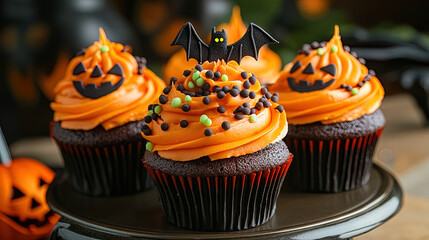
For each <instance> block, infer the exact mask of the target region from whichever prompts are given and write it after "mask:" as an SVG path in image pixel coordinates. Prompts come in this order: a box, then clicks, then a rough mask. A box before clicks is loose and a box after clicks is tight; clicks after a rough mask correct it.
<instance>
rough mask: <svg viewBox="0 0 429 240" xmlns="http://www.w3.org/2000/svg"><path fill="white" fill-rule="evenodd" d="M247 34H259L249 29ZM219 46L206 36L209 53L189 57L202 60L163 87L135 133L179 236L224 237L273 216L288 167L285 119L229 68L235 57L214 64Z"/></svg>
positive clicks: (250, 81) (249, 77)
mask: <svg viewBox="0 0 429 240" xmlns="http://www.w3.org/2000/svg"><path fill="white" fill-rule="evenodd" d="M251 27H252V28H253V30H252V31H253V32H259V33H261V32H260V31H261V30H262V29H260V28H259V27H257V26H256V25H251ZM188 31H190V32H191V33H195V31H194V29H193V28H192V25H190V24H187V25H185V27H184V28H182V30H181V33H179V35H178V38H176V41H175V43H178V42H180V41H181V40H180V38H181V36H182V35H181V34H183V35H184V36H189V35H188V34H189V32H188ZM195 34H196V33H195ZM264 34H267V33H265V32H264ZM267 35H268V34H267ZM268 36H269V35H268ZM216 38H217V39H218V41H216ZM221 38H226V34H225V32H214V33H213V36H212V42H211V43H210V46H207V47H208V48H207V49H208V50H209V51H214V50H213V49H215V50H216V52H211V53H210V52H208V55H206V56H205V57H201V55H200V56H199V55H198V54H197V55H194V56H195V57H196V58H197V59H200V60H201V61H205V60H207V58H208V59H209V60H207V61H205V62H204V63H202V64H198V65H196V66H194V67H192V68H190V69H186V70H184V72H183V73H182V74H180V76H177V78H176V77H173V78H172V79H171V85H170V87H167V88H165V89H164V93H163V94H162V95H161V96H160V97H159V99H158V101H157V103H156V104H154V105H152V106H150V107H149V109H150V110H153V109H155V110H156V109H158V110H157V111H156V113H155V112H153V113H152V114H151V115H150V116H148V117H146V119H145V120H146V122H147V125H145V126H143V129H142V132H143V136H144V138H145V139H146V140H148V143H147V145H146V146H147V150H148V151H146V154H145V158H144V164H145V166H146V168H147V169H148V171H149V173H150V174H151V175H152V177H153V179H154V180H155V183H156V185H157V188H158V193H159V196H160V200H161V204H162V209H163V211H164V213H165V215H166V217H167V220H168V221H169V222H171V223H173V224H175V225H177V226H179V227H183V228H189V229H195V230H207V231H228V230H242V229H247V228H251V227H255V226H257V225H260V224H262V223H265V222H266V221H268V220H269V219H270V218H271V217H272V216H273V214H274V211H275V206H276V200H277V196H278V194H279V192H280V188H281V185H282V182H283V179H284V177H285V174H286V172H287V170H288V167H289V165H290V163H291V158H292V156H291V155H290V154H289V151H288V148H287V147H286V144H285V143H284V142H283V141H282V139H283V138H284V136H285V135H286V132H287V122H286V115H285V112H284V111H283V107H282V106H280V105H278V104H277V103H276V101H275V96H277V95H276V94H275V95H272V94H271V93H269V92H268V90H267V89H266V88H263V87H261V85H260V83H259V81H258V79H257V78H256V77H255V75H253V74H251V73H248V72H246V71H245V70H243V69H242V68H241V67H240V66H239V65H238V64H237V62H236V61H234V60H237V61H240V60H241V56H240V57H237V58H235V57H234V59H233V60H231V61H228V62H226V61H225V59H224V58H223V57H222V56H225V55H229V54H225V55H223V54H224V53H223V52H222V49H227V47H226V44H225V43H222V42H223V41H222V39H221ZM186 41H188V39H186ZM255 41H256V42H259V43H263V44H265V42H266V41H265V40H261V38H258V39H256V40H255ZM242 43H243V42H242ZM259 43H258V44H259ZM190 44H191V45H192V44H193V43H190ZM222 44H223V45H224V46H225V48H223V47H222ZM247 44H248V43H243V46H242V47H241V48H242V49H246V48H247V47H248V46H247ZM185 46H186V43H185ZM199 46H200V45H199V44H197V45H196V47H197V48H198V47H199ZM207 49H206V50H207ZM255 49H256V50H259V47H256V48H255ZM188 51H190V52H189V53H188V54H190V55H192V54H194V53H195V52H194V53H192V52H191V51H193V50H191V49H188ZM204 51H205V50H202V51H200V52H201V53H202V54H203V55H204ZM198 52H199V51H197V53H198ZM231 54H232V55H233V54H234V53H231ZM219 56H220V57H219ZM200 57H201V58H200ZM210 59H211V60H210Z"/></svg>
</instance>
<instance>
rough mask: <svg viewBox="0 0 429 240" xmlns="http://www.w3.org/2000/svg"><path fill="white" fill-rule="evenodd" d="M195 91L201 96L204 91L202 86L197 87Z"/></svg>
mask: <svg viewBox="0 0 429 240" xmlns="http://www.w3.org/2000/svg"><path fill="white" fill-rule="evenodd" d="M197 93H198V94H199V95H200V96H201V95H203V93H204V90H203V89H202V88H200V89H198V91H197Z"/></svg>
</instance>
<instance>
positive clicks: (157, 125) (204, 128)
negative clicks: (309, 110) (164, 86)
mask: <svg viewBox="0 0 429 240" xmlns="http://www.w3.org/2000/svg"><path fill="white" fill-rule="evenodd" d="M202 68H203V70H202V71H201V72H199V73H198V72H196V73H195V72H194V71H196V70H195V69H192V70H190V72H188V73H190V74H189V75H187V76H183V75H182V77H180V78H179V79H178V80H177V81H176V82H175V83H173V85H172V88H171V90H170V92H169V93H168V95H164V96H165V98H164V100H163V101H162V103H161V99H162V98H163V96H161V97H160V100H159V101H158V102H157V104H158V105H156V107H155V106H152V109H155V110H156V108H158V112H159V111H160V113H159V114H155V113H154V114H153V115H152V117H151V120H149V123H148V124H147V126H148V127H147V128H148V129H143V133H142V134H143V137H144V138H146V139H147V140H148V141H150V143H149V144H150V145H152V146H153V149H149V150H152V151H158V154H159V155H160V156H161V157H164V158H167V159H172V160H175V161H188V160H193V159H198V158H200V157H203V156H208V157H209V158H210V159H211V160H217V159H223V158H229V157H233V156H240V155H245V154H249V153H253V152H256V151H258V150H260V149H262V148H264V147H266V146H267V145H268V144H270V143H272V142H276V141H279V140H281V139H282V138H283V137H284V136H285V135H286V132H287V122H286V114H285V112H284V111H283V108H282V107H281V106H279V105H278V104H277V103H275V102H273V101H268V100H267V97H263V98H262V100H261V102H265V104H266V105H265V106H266V107H258V108H256V107H255V106H256V105H257V103H258V102H259V100H260V98H261V97H262V96H263V94H262V93H264V92H265V91H267V89H265V88H261V85H260V83H259V81H257V80H256V81H254V82H253V83H254V84H249V80H248V79H249V78H250V77H251V76H252V75H251V74H248V76H246V74H244V77H245V78H244V77H243V75H241V74H242V72H243V71H244V70H243V69H241V68H240V66H239V65H238V64H237V63H236V62H235V61H230V62H228V63H225V61H223V60H221V61H217V62H210V63H209V62H207V61H206V62H205V63H203V64H202ZM200 70H201V68H200ZM208 71H211V74H213V73H216V71H218V72H219V73H220V75H222V77H221V78H220V79H219V78H217V77H214V78H213V77H210V74H209V75H208V76H209V77H207V76H206V74H207V72H208ZM219 73H218V74H219ZM214 76H216V74H215V75H214ZM226 77H227V78H228V79H227V80H226ZM195 78H197V79H198V78H201V79H203V80H204V84H205V85H203V86H200V87H198V86H197V85H198V80H197V81H196V80H195ZM200 81H201V80H200ZM190 82H192V83H191V84H190ZM250 82H252V81H250ZM207 83H208V84H207ZM193 85H195V86H193ZM200 85H202V84H201V82H200ZM208 85H209V86H208ZM189 86H191V87H189ZM224 86H227V87H228V88H229V89H231V91H228V90H226V91H227V93H226V94H225V96H224V97H223V98H222V97H221V98H219V95H222V93H223V91H222V93H219V92H220V88H224ZM234 86H236V87H235V88H236V89H235V90H236V91H235V90H234V91H235V93H237V92H238V91H240V93H241V91H243V89H244V88H246V87H248V89H247V90H244V92H246V93H248V92H252V93H251V94H249V96H248V97H246V94H243V95H240V94H238V95H236V96H233V95H235V94H232V89H233V87H234ZM204 87H205V88H204ZM200 88H202V89H206V91H209V92H206V94H205V95H207V96H199V94H198V92H202V91H201V90H199V89H200ZM216 88H217V89H216ZM238 89H239V90H238ZM190 92H192V93H196V94H197V96H195V97H190V96H189V95H188V94H190ZM261 92H262V93H261ZM186 95H188V96H186ZM266 96H268V97H271V96H270V94H266ZM252 97H253V98H252ZM204 98H205V99H206V100H204ZM208 98H209V99H210V101H209V102H208V100H207V99H208ZM179 99H180V101H179V103H180V106H178V105H174V103H173V102H174V101H178V100H179ZM264 99H265V100H264ZM184 104H187V105H188V106H189V108H190V109H189V110H188V111H186V110H183V109H184V107H183V105H184ZM243 104H244V105H243ZM247 104H248V106H247ZM268 105H269V106H268ZM243 106H244V107H245V108H247V109H246V110H247V111H248V110H251V111H252V112H253V111H254V115H253V116H252V114H251V113H252V112H251V113H250V114H249V113H248V112H247V113H248V114H245V112H246V110H243V111H242V112H237V111H236V110H237V108H241V107H243ZM259 106H261V104H259ZM219 107H220V108H222V107H223V108H224V111H222V110H219V109H218V108H219ZM160 109H161V110H160ZM252 109H254V110H252ZM258 109H259V110H258ZM234 111H235V112H234ZM155 112H156V111H155ZM202 115H205V116H206V117H207V118H208V119H210V120H209V122H210V124H207V125H205V124H203V123H202V121H201V119H202ZM236 115H241V116H236ZM241 117H243V118H242V119H240V118H241ZM145 120H146V118H145ZM182 121H185V122H186V124H183V122H182ZM146 122H148V121H146ZM181 122H182V124H181ZM224 122H227V123H229V128H228V127H226V128H225V123H224ZM166 128H167V129H166ZM145 130H146V131H145ZM207 133H209V134H207Z"/></svg>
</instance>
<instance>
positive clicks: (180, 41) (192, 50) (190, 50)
mask: <svg viewBox="0 0 429 240" xmlns="http://www.w3.org/2000/svg"><path fill="white" fill-rule="evenodd" d="M174 45H180V46H182V47H183V48H184V49H185V51H186V58H187V60H189V59H190V58H194V59H195V60H197V61H198V62H199V63H202V62H204V61H206V60H207V59H208V56H209V46H208V45H207V44H206V43H204V42H203V40H201V38H200V37H199V36H198V34H197V32H196V31H195V28H194V26H192V24H191V23H190V22H188V23H186V24H185V25H184V26H183V27H182V29H180V31H179V33H178V34H177V36H176V39H174V41H173V43H172V44H171V46H174Z"/></svg>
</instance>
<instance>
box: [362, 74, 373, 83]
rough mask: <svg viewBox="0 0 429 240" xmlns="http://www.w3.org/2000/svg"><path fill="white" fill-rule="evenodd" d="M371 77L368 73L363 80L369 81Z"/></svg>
mask: <svg viewBox="0 0 429 240" xmlns="http://www.w3.org/2000/svg"><path fill="white" fill-rule="evenodd" d="M370 79H371V77H370V76H369V75H366V76H365V77H364V78H363V80H362V81H363V82H368V81H369V80H370Z"/></svg>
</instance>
